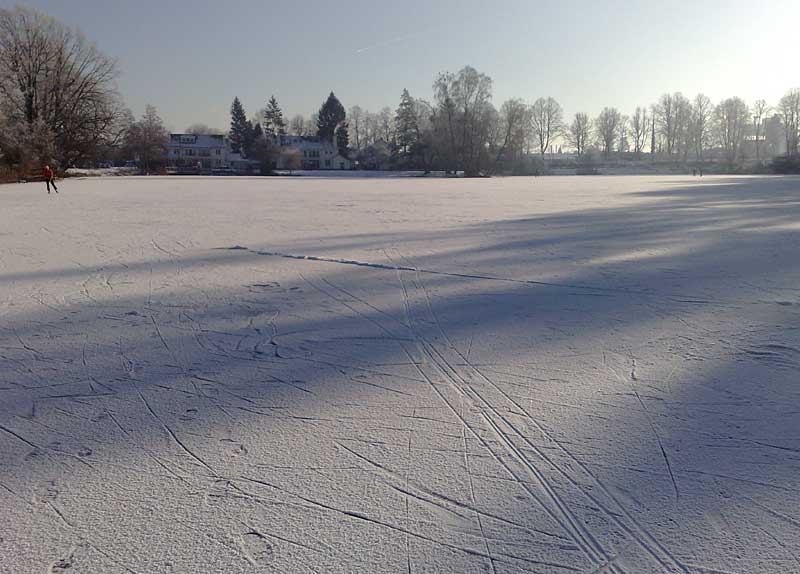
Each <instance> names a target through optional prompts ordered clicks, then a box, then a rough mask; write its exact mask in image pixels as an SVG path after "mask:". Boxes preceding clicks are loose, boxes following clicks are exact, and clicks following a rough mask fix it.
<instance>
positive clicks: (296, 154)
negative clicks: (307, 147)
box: [281, 148, 303, 175]
mask: <svg viewBox="0 0 800 574" xmlns="http://www.w3.org/2000/svg"><path fill="white" fill-rule="evenodd" d="M281 159H282V160H283V167H284V169H288V170H289V174H290V175H291V173H292V172H293V171H294V170H297V169H300V168H301V167H302V164H303V159H302V157H301V156H300V150H299V149H297V148H287V149H285V150H283V151H282V152H281Z"/></svg>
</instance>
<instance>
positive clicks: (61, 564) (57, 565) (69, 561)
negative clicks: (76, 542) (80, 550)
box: [47, 548, 75, 574]
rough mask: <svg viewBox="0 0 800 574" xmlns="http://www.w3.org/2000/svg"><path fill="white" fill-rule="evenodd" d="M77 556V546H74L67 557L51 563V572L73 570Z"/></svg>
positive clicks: (49, 571)
mask: <svg viewBox="0 0 800 574" xmlns="http://www.w3.org/2000/svg"><path fill="white" fill-rule="evenodd" d="M74 556H75V548H72V549H71V550H70V551H69V556H66V557H65V558H59V559H58V560H56V561H55V562H53V563H52V564H51V565H50V568H48V569H47V572H48V573H49V574H60V573H61V572H66V571H67V570H71V569H72V567H73V566H74V564H75V560H74Z"/></svg>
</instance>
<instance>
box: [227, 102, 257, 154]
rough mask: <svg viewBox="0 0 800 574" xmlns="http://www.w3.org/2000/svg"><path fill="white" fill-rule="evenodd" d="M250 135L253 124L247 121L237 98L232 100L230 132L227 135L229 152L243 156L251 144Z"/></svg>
mask: <svg viewBox="0 0 800 574" xmlns="http://www.w3.org/2000/svg"><path fill="white" fill-rule="evenodd" d="M252 134H253V124H251V123H250V122H249V121H248V120H247V115H246V114H245V113H244V106H242V102H240V101H239V98H233V103H232V104H231V131H230V132H229V133H228V138H229V139H230V142H231V151H233V153H241V154H244V153H245V152H246V150H247V148H248V147H249V146H250V143H252Z"/></svg>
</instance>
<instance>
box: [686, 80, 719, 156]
mask: <svg viewBox="0 0 800 574" xmlns="http://www.w3.org/2000/svg"><path fill="white" fill-rule="evenodd" d="M713 115H714V106H713V105H712V104H711V100H710V99H709V98H708V96H706V95H704V94H697V95H696V96H695V97H694V101H693V102H692V115H691V119H690V130H691V132H690V133H691V143H692V145H693V146H694V150H695V159H696V160H697V161H700V162H702V161H703V151H704V150H705V149H706V148H707V147H708V145H709V139H710V136H711V121H712V119H713Z"/></svg>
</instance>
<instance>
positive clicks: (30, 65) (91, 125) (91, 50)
mask: <svg viewBox="0 0 800 574" xmlns="http://www.w3.org/2000/svg"><path fill="white" fill-rule="evenodd" d="M116 76H117V67H116V62H115V61H114V60H113V59H111V58H108V57H106V56H105V55H103V54H102V53H101V52H100V51H99V50H98V49H97V48H96V47H95V46H94V45H93V44H91V43H89V42H88V41H87V40H86V39H85V38H84V36H83V35H82V34H81V33H80V32H78V31H76V30H73V29H71V28H68V27H66V26H64V25H63V24H61V23H59V22H57V21H56V20H54V19H53V18H50V17H48V16H45V15H44V14H42V13H40V12H38V11H36V10H32V9H29V8H24V7H21V6H17V7H15V8H11V9H5V8H3V9H0V100H2V102H3V108H4V109H3V112H4V114H5V115H6V119H7V121H8V122H9V123H11V124H15V125H18V126H27V127H21V128H20V129H22V130H23V131H27V132H28V133H32V132H33V131H35V130H36V131H39V132H40V134H41V135H42V136H43V135H44V133H45V131H46V132H48V134H49V137H51V138H52V149H53V150H54V153H55V154H56V155H57V159H58V161H59V163H60V164H61V167H62V168H67V167H69V166H71V165H75V164H76V163H78V162H81V161H84V160H86V159H87V158H89V157H91V156H92V154H94V153H95V152H96V150H97V149H98V147H99V146H102V145H104V144H105V143H106V142H107V141H108V138H109V135H110V130H111V129H112V127H113V126H114V125H116V124H117V123H118V121H119V118H120V116H121V114H123V112H124V107H123V106H122V105H121V102H120V98H119V95H118V94H117V92H116V90H115V87H114V80H115V78H116ZM37 123H39V124H41V126H40V127H39V128H35V125H36V124H37ZM45 127H46V130H44V128H45Z"/></svg>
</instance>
